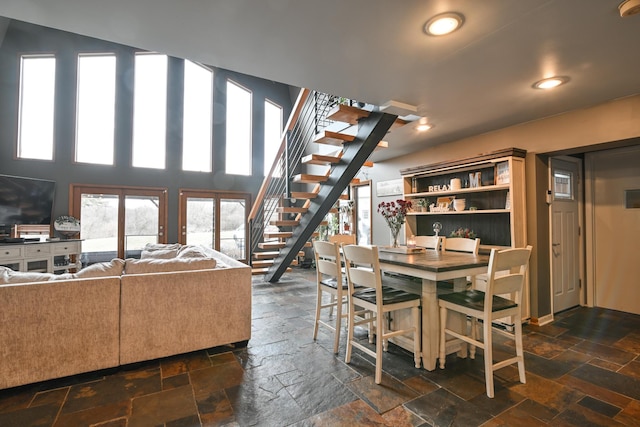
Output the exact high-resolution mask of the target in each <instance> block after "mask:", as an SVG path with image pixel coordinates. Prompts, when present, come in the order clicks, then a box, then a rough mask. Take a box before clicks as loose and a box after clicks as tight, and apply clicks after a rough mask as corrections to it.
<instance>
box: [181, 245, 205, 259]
mask: <svg viewBox="0 0 640 427" xmlns="http://www.w3.org/2000/svg"><path fill="white" fill-rule="evenodd" d="M178 258H211V257H210V256H209V255H207V253H206V252H205V250H204V249H203V248H202V247H200V246H191V245H188V246H187V245H185V246H183V247H181V248H180V250H179V251H178Z"/></svg>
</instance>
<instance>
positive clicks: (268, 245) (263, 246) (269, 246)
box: [258, 242, 287, 249]
mask: <svg viewBox="0 0 640 427" xmlns="http://www.w3.org/2000/svg"><path fill="white" fill-rule="evenodd" d="M285 246H287V243H286V242H263V243H258V247H259V248H260V249H282V248H284V247H285Z"/></svg>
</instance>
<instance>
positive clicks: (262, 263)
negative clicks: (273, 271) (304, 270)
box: [251, 258, 298, 268]
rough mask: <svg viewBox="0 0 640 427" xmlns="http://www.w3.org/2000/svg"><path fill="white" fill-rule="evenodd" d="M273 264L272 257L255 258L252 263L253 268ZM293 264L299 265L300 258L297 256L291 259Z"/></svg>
mask: <svg viewBox="0 0 640 427" xmlns="http://www.w3.org/2000/svg"><path fill="white" fill-rule="evenodd" d="M272 265H273V260H272V259H264V260H260V261H257V260H254V261H253V262H252V263H251V266H252V267H253V268H265V267H267V268H268V267H271V266H272ZM291 265H298V260H297V259H296V258H294V259H293V261H291Z"/></svg>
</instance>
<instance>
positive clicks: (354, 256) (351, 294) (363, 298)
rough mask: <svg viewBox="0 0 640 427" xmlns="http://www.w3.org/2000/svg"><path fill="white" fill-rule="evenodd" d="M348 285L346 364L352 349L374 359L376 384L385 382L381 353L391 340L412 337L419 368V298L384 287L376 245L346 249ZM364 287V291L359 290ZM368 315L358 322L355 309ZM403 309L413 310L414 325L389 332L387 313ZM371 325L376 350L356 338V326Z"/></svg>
mask: <svg viewBox="0 0 640 427" xmlns="http://www.w3.org/2000/svg"><path fill="white" fill-rule="evenodd" d="M343 252H344V257H345V265H346V269H347V283H348V288H349V289H348V297H347V299H348V307H349V309H348V319H349V320H348V327H347V330H348V333H347V352H346V356H345V362H346V363H350V362H351V351H352V348H353V347H356V348H358V349H360V350H362V351H363V352H364V353H366V354H368V355H369V356H371V357H373V358H375V361H376V369H375V382H376V384H380V382H381V381H382V351H383V349H384V350H386V349H387V341H388V340H389V338H392V337H395V336H399V335H413V343H414V349H413V357H414V362H415V366H416V368H419V367H420V356H421V354H420V337H421V332H420V295H417V294H412V293H409V292H405V291H403V290H400V289H395V288H391V287H388V286H383V285H382V272H381V270H380V261H379V257H378V247H377V246H357V245H347V246H344V247H343ZM358 286H361V287H364V288H361V289H358V288H357V287H358ZM356 306H357V307H362V308H363V309H364V310H367V311H368V312H369V316H367V317H365V318H364V319H362V318H361V319H359V320H356V319H355V316H354V315H355V314H356V311H355V307H356ZM402 309H411V317H412V320H411V325H410V326H409V327H407V328H406V329H401V330H395V331H394V330H387V327H386V326H385V324H386V323H387V322H386V319H385V314H386V313H388V312H390V311H394V310H402ZM362 324H368V325H369V327H370V330H371V329H372V330H374V331H375V336H376V344H375V351H373V350H371V349H370V348H369V347H367V346H365V345H363V344H361V343H360V342H359V341H357V340H355V339H354V329H355V327H356V326H359V325H362Z"/></svg>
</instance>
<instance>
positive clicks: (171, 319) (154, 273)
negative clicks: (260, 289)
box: [0, 244, 251, 389]
mask: <svg viewBox="0 0 640 427" xmlns="http://www.w3.org/2000/svg"><path fill="white" fill-rule="evenodd" d="M0 325H1V327H0V389H4V388H9V387H15V386H19V385H23V384H29V383H34V382H38V381H44V380H49V379H53V378H59V377H65V376H68V375H74V374H79V373H84V372H90V371H95V370H100V369H106V368H113V367H117V366H120V365H126V364H130V363H134V362H140V361H145V360H153V359H157V358H161V357H166V356H171V355H175V354H181V353H186V352H191V351H195V350H201V349H205V348H210V347H217V346H221V345H230V344H231V345H236V346H242V345H246V344H247V342H248V340H249V339H250V338H251V269H250V267H248V266H247V265H245V264H243V263H240V262H238V261H236V260H234V259H232V258H230V257H227V256H226V255H224V254H222V253H220V252H217V251H213V250H211V249H209V248H205V247H198V246H182V245H178V244H175V245H148V246H147V247H146V248H145V250H144V251H143V252H142V256H141V258H140V259H127V260H122V259H117V258H116V259H114V260H112V261H111V262H108V263H98V264H94V265H91V266H89V267H87V268H84V269H82V270H80V271H79V272H77V273H67V274H62V275H54V274H46V273H30V272H26V273H19V272H14V271H12V270H10V269H8V268H5V267H0Z"/></svg>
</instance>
